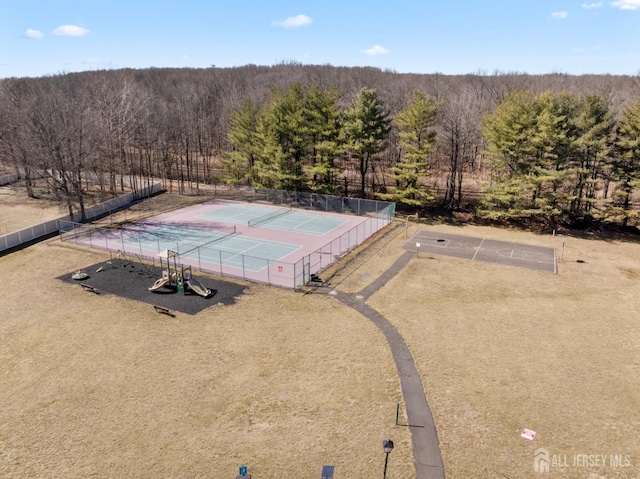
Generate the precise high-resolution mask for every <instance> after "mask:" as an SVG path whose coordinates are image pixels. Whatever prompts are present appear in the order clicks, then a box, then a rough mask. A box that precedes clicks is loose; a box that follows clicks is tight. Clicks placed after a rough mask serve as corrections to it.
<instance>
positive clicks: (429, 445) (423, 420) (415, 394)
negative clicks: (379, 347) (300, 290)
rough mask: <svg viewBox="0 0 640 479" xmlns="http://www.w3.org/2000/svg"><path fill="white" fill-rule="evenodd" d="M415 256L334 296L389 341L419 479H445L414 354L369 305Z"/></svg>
mask: <svg viewBox="0 0 640 479" xmlns="http://www.w3.org/2000/svg"><path fill="white" fill-rule="evenodd" d="M414 255H415V253H413V252H412V251H405V252H404V253H403V254H402V256H400V257H399V258H398V259H397V260H396V261H395V263H393V265H391V267H390V268H389V269H387V270H386V271H385V272H384V273H383V274H382V275H381V276H380V277H379V278H378V279H376V280H375V281H374V282H373V283H371V284H370V285H369V286H367V287H366V288H364V289H363V290H362V291H360V292H359V293H356V294H350V293H342V292H339V291H335V290H333V291H332V292H331V294H332V295H334V296H335V297H336V298H337V299H339V300H340V301H342V302H343V303H344V304H346V305H348V306H350V307H351V308H353V309H355V310H356V311H358V312H360V313H362V314H363V315H364V316H366V317H367V318H369V319H370V320H371V321H373V323H374V324H375V325H376V326H378V328H380V330H381V331H382V332H383V334H384V335H385V337H386V338H387V341H388V342H389V346H390V347H391V353H392V355H393V359H394V361H395V363H396V369H397V370H398V377H399V378H400V387H401V389H402V397H403V398H404V402H405V406H406V411H407V418H408V421H409V427H410V428H411V440H412V443H413V456H414V458H415V462H416V476H417V479H444V477H445V474H444V465H443V463H442V455H441V453H440V441H439V440H438V432H437V431H436V426H435V423H434V422H433V415H432V414H431V409H430V408H429V403H428V402H427V397H426V396H425V393H424V387H423V385H422V379H421V378H420V374H419V373H418V370H417V369H416V365H415V362H414V360H413V356H412V354H411V351H410V350H409V348H408V347H407V344H406V343H405V342H404V339H403V338H402V336H401V335H400V333H399V332H398V330H397V329H396V328H395V327H394V326H393V325H392V324H391V323H390V322H389V321H387V320H386V319H385V318H384V316H382V315H381V314H380V313H379V312H377V311H376V310H375V309H373V308H371V307H370V306H368V305H367V304H365V302H366V300H367V299H368V298H369V296H371V295H372V294H373V293H375V292H376V291H377V290H378V289H380V288H381V287H382V286H383V285H385V284H386V283H387V282H388V281H389V280H390V279H391V278H393V277H394V276H395V275H396V274H397V273H398V272H399V271H400V270H401V269H402V268H404V266H405V265H406V264H407V263H408V262H409V260H410V259H411V258H412V257H413V256H414Z"/></svg>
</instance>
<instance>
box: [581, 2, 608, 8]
mask: <svg viewBox="0 0 640 479" xmlns="http://www.w3.org/2000/svg"><path fill="white" fill-rule="evenodd" d="M603 3H604V2H596V3H583V4H582V8H586V9H587V10H589V9H591V8H600V7H601V6H602V5H603Z"/></svg>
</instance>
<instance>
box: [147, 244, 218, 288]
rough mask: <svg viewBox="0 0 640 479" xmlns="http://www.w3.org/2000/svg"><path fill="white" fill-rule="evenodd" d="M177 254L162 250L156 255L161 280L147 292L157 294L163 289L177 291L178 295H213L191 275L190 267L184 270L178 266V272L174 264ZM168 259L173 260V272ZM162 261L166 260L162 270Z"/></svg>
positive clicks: (175, 263)
mask: <svg viewBox="0 0 640 479" xmlns="http://www.w3.org/2000/svg"><path fill="white" fill-rule="evenodd" d="M177 255H178V254H177V253H175V252H174V251H171V250H164V251H163V252H162V253H160V254H158V256H159V257H160V269H161V270H162V278H160V279H158V280H156V282H155V283H154V284H153V286H151V287H150V288H148V289H149V291H152V292H158V291H161V290H162V289H163V288H169V289H173V290H175V289H177V290H178V292H179V293H182V294H185V292H186V291H192V292H194V293H195V294H197V295H199V296H202V297H203V298H208V297H209V296H211V295H212V294H213V292H212V291H211V290H210V289H209V288H205V287H204V286H203V285H202V284H200V282H199V281H198V280H197V279H195V278H194V277H193V275H192V274H191V266H188V267H187V268H185V267H184V266H182V265H181V266H180V271H178V265H177V262H176V256H177ZM170 258H173V270H172V269H171V261H170V260H169V259H170ZM163 259H166V260H167V268H166V269H163Z"/></svg>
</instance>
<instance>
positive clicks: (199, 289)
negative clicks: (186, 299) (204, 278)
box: [184, 278, 211, 298]
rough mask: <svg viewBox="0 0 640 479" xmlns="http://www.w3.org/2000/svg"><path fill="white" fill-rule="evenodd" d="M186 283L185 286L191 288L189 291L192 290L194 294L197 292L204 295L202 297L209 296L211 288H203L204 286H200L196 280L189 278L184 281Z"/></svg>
mask: <svg viewBox="0 0 640 479" xmlns="http://www.w3.org/2000/svg"><path fill="white" fill-rule="evenodd" d="M184 284H186V285H187V287H189V288H190V289H191V291H193V292H194V293H196V294H199V295H200V296H202V297H204V298H208V297H209V296H211V290H210V289H208V288H205V287H204V286H202V285H201V284H200V283H198V281H196V280H195V279H193V278H191V279H190V280H188V281H185V283H184Z"/></svg>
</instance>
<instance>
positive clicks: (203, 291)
mask: <svg viewBox="0 0 640 479" xmlns="http://www.w3.org/2000/svg"><path fill="white" fill-rule="evenodd" d="M180 280H182V281H183V283H184V286H186V288H187V289H190V290H191V291H193V292H194V293H196V294H197V295H200V296H202V297H203V298H208V297H209V296H211V295H212V294H213V292H212V291H211V290H210V289H209V288H205V287H204V286H202V284H200V282H199V281H198V280H196V279H195V278H194V277H193V276H192V275H191V266H189V267H187V268H186V269H184V268H183V270H182V273H181V274H180V278H178V282H180ZM178 291H180V286H178ZM182 294H184V288H183V289H182Z"/></svg>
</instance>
